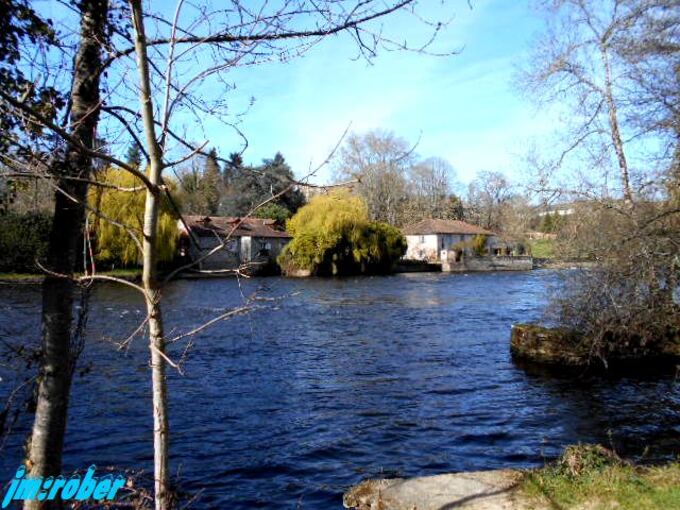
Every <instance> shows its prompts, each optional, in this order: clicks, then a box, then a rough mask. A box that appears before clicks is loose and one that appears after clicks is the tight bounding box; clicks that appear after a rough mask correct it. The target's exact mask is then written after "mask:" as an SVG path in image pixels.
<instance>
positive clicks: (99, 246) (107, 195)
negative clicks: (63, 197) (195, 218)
mask: <svg viewBox="0 0 680 510" xmlns="http://www.w3.org/2000/svg"><path fill="white" fill-rule="evenodd" d="M98 181H99V183H101V185H100V186H96V187H94V189H91V190H90V194H89V199H88V204H89V205H90V210H91V211H96V212H92V213H90V221H89V223H90V224H91V225H96V227H94V228H93V229H92V234H93V235H94V241H95V249H96V252H95V257H96V259H97V260H98V261H100V262H104V263H106V264H108V265H123V266H130V265H137V264H140V263H141V261H142V246H141V245H140V244H139V243H138V242H137V237H136V236H132V235H129V233H130V231H135V232H142V230H143V227H144V203H145V194H144V192H145V189H146V188H144V185H143V183H142V181H141V180H140V179H139V178H138V177H136V176H134V175H132V174H131V173H129V172H126V171H124V170H120V169H116V168H107V169H106V170H105V171H103V172H100V174H99V175H98ZM169 186H170V188H169V189H170V190H173V189H174V188H175V186H174V184H172V183H169ZM177 220H178V217H177V215H176V213H175V211H174V210H173V208H172V205H171V204H170V202H169V199H168V197H167V196H164V197H163V198H162V204H161V210H160V214H159V218H158V244H157V249H158V261H159V262H161V263H162V262H171V261H172V260H173V259H174V258H175V257H176V255H177V235H178V230H177Z"/></svg>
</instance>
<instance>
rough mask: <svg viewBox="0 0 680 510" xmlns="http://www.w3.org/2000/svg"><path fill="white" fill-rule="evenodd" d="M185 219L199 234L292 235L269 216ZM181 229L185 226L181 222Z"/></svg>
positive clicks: (239, 235)
mask: <svg viewBox="0 0 680 510" xmlns="http://www.w3.org/2000/svg"><path fill="white" fill-rule="evenodd" d="M184 221H186V223H187V225H188V226H189V228H190V229H191V231H192V233H193V234H194V235H197V236H214V235H215V234H217V235H219V236H220V237H226V236H228V235H229V234H230V233H231V237H244V236H252V237H285V238H289V237H292V236H291V235H290V234H289V233H288V232H286V231H285V230H284V229H283V228H281V227H280V226H279V225H277V223H276V221H275V220H272V219H269V218H237V217H233V216H185V217H184ZM179 226H180V229H182V230H184V226H183V225H182V223H181V222H180V224H179Z"/></svg>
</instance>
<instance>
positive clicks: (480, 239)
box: [472, 234, 487, 257]
mask: <svg viewBox="0 0 680 510" xmlns="http://www.w3.org/2000/svg"><path fill="white" fill-rule="evenodd" d="M486 240H487V236H485V235H484V234H477V235H476V236H475V237H474V239H473V240H472V249H473V250H474V252H475V255H477V256H478V257H481V256H483V255H486Z"/></svg>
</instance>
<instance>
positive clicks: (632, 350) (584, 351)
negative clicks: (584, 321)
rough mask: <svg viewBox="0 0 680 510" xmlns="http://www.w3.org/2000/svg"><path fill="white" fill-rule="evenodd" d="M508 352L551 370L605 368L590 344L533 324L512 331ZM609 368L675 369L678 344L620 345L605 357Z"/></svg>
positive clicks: (679, 355)
mask: <svg viewBox="0 0 680 510" xmlns="http://www.w3.org/2000/svg"><path fill="white" fill-rule="evenodd" d="M510 351H511V353H512V355H513V357H514V358H515V359H518V360H521V361H527V362H530V363H535V364H539V365H547V366H554V367H565V368H570V367H590V368H596V367H598V366H600V367H604V366H605V364H603V363H602V362H601V361H600V362H599V363H597V362H596V363H593V362H594V361H597V359H598V358H596V357H595V356H594V353H593V349H592V345H591V343H590V342H589V341H588V340H587V339H586V338H584V337H583V336H581V335H579V334H577V333H575V332H573V331H570V330H569V329H565V328H546V327H543V326H538V325H536V324H515V325H513V327H512V334H511V339H510ZM606 360H607V363H606V366H607V367H611V368H626V367H644V366H648V365H650V364H653V365H655V366H661V365H667V366H674V365H675V364H678V363H680V341H678V340H677V339H675V340H672V339H669V340H667V341H665V342H657V343H656V344H654V345H646V346H641V345H630V344H622V345H621V346H620V347H618V348H617V349H612V350H610V351H609V352H608V353H607V355H606Z"/></svg>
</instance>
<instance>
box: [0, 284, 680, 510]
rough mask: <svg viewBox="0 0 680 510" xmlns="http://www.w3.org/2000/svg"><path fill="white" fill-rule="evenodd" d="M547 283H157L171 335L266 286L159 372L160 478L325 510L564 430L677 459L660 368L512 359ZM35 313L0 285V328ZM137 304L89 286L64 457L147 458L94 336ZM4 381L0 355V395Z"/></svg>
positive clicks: (673, 411)
mask: <svg viewBox="0 0 680 510" xmlns="http://www.w3.org/2000/svg"><path fill="white" fill-rule="evenodd" d="M557 283H558V274H557V273H555V272H551V271H533V272H526V273H478V274H469V275H464V274H454V275H449V274H434V273H432V274H425V273H423V274H402V275H396V276H390V277H373V278H346V279H300V280H293V279H283V278H254V279H250V280H243V281H241V288H239V286H238V285H237V282H236V280H235V279H219V280H200V281H199V280H183V281H177V282H175V283H173V284H172V285H171V286H170V288H169V289H167V291H166V294H165V304H164V311H165V317H166V319H167V322H168V330H169V331H171V332H182V331H186V330H187V329H188V328H190V327H192V326H196V325H199V324H201V323H202V322H204V321H207V320H209V319H210V318H212V317H214V316H216V315H218V314H219V313H221V312H223V311H224V310H225V309H227V308H229V307H234V306H238V305H239V304H240V303H242V299H243V298H242V296H249V295H251V294H252V293H253V292H255V291H258V295H260V296H262V297H269V298H275V299H274V300H272V301H267V300H263V301H259V302H258V306H259V307H260V308H259V309H258V310H256V311H254V312H253V313H251V314H248V315H244V316H239V317H236V318H233V319H231V320H228V321H225V322H221V323H219V324H218V325H215V326H213V327H212V328H210V329H208V330H206V331H204V332H203V333H201V334H200V335H197V336H196V337H195V338H194V339H193V345H192V347H191V349H190V350H189V351H188V353H187V357H186V363H185V365H184V368H185V375H180V374H178V373H177V372H176V371H174V370H170V371H169V388H170V416H171V451H172V472H173V474H178V479H179V480H180V481H181V486H182V489H183V490H185V491H186V492H188V493H191V494H193V493H197V492H199V491H200V496H199V498H198V500H197V501H196V502H195V503H194V505H193V506H192V508H229V509H246V508H305V509H307V508H309V509H331V508H341V507H342V503H341V501H342V499H341V496H342V492H343V491H344V490H345V489H346V488H347V487H348V486H350V485H352V484H354V483H357V482H359V481H360V480H362V479H363V478H366V477H369V476H373V477H375V476H381V477H384V476H415V475H426V474H435V473H441V472H447V471H461V470H480V469H493V468H499V467H528V466H536V465H541V464H542V463H543V462H544V460H545V459H550V458H553V457H555V456H556V455H558V454H559V452H560V451H561V449H562V448H563V446H564V445H567V444H570V443H575V442H602V443H603V444H606V445H609V444H612V445H613V446H615V447H616V449H617V450H618V451H619V452H620V453H622V454H624V455H632V456H639V455H640V454H641V453H642V452H643V449H644V447H645V446H646V445H649V446H650V447H651V448H650V449H649V451H648V452H646V453H645V454H644V455H645V457H644V458H645V459H648V460H654V459H658V458H662V457H668V456H672V455H673V454H677V453H679V452H680V389H678V386H677V385H676V383H675V381H674V379H673V378H672V377H667V376H660V375H659V376H647V377H638V378H621V377H579V378H576V379H574V378H568V377H558V376H554V375H553V376H548V375H540V374H535V373H533V374H532V373H527V372H525V371H524V370H523V369H521V368H519V367H517V366H516V365H515V364H514V363H513V362H512V360H511V357H510V353H509V349H508V346H509V336H510V328H511V325H512V324H513V323H514V322H525V321H531V320H535V319H538V318H539V317H540V316H541V314H542V313H543V310H544V307H545V303H546V294H547V289H548V288H549V287H550V286H551V285H556V284H557ZM39 309H40V293H39V288H38V287H31V286H25V287H8V286H4V287H0V337H4V338H5V339H8V340H9V341H13V342H16V341H17V340H21V341H24V342H26V343H33V342H35V341H37V339H38V332H39ZM142 318H143V305H142V302H141V301H140V300H139V298H138V297H137V296H136V295H135V294H134V291H133V290H131V289H128V288H124V287H118V286H115V285H100V286H98V287H97V288H96V289H95V291H94V293H93V296H92V301H91V311H90V321H89V327H88V340H87V345H86V348H85V351H84V353H83V355H82V358H81V362H80V367H83V368H87V369H89V370H88V373H86V374H85V375H82V376H81V375H79V376H77V377H76V379H75V383H74V390H73V396H72V405H71V410H70V416H69V424H68V434H67V441H66V443H67V447H66V451H65V454H64V460H65V465H66V469H77V468H80V469H82V468H85V467H87V466H89V465H90V464H96V465H97V466H110V465H115V466H118V467H121V468H134V469H144V470H146V471H147V472H148V471H149V470H151V468H152V438H151V427H152V419H151V412H150V371H149V368H148V351H147V348H146V345H145V343H144V341H143V340H142V339H137V340H135V341H133V342H132V344H131V346H130V348H129V350H128V351H127V352H119V351H117V350H116V348H115V346H114V342H115V341H120V340H121V339H123V338H125V337H126V336H127V335H129V333H130V332H131V331H132V330H133V329H134V328H135V327H136V325H137V324H138V323H139V321H140V320H141V319H142ZM185 347H186V343H185V342H178V343H177V344H176V345H174V346H173V347H172V349H171V355H172V357H174V358H175V359H178V358H179V357H180V356H181V354H182V352H183V351H184V349H185ZM15 377H17V374H13V373H11V372H8V371H7V370H6V369H5V372H4V377H3V382H2V383H1V386H0V397H1V396H3V395H7V393H8V392H9V389H10V388H11V387H12V384H13V383H14V382H15V381H16V379H15ZM2 402H4V398H3V400H2ZM29 424H30V417H29V416H27V415H23V416H22V417H21V418H20V419H19V422H18V424H17V426H16V427H15V429H14V432H13V434H12V435H11V436H10V437H9V439H8V442H7V444H6V445H5V447H4V449H3V450H2V451H1V452H0V456H1V457H0V480H1V481H6V480H9V479H10V477H11V476H12V475H13V472H14V470H16V467H17V465H18V464H19V462H20V460H21V441H22V440H23V437H24V436H25V433H26V431H27V430H28V426H29ZM3 483H4V482H3Z"/></svg>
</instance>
